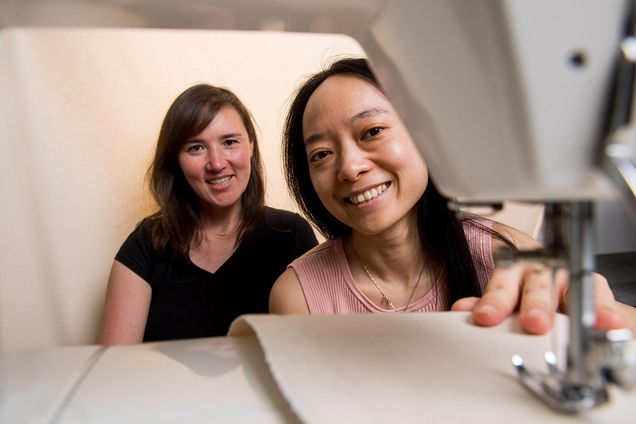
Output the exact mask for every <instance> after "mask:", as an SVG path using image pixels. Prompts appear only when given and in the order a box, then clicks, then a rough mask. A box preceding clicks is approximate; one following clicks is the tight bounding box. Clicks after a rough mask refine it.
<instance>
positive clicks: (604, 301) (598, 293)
mask: <svg viewBox="0 0 636 424" xmlns="http://www.w3.org/2000/svg"><path fill="white" fill-rule="evenodd" d="M592 284H593V287H594V312H595V314H596V321H595V325H594V327H595V328H596V329H598V330H612V329H615V328H623V327H625V320H624V319H623V317H622V316H621V314H620V313H619V311H618V305H617V303H616V300H615V299H614V294H613V293H612V290H611V289H610V287H609V284H608V283H607V279H605V277H603V276H602V275H599V274H596V273H594V274H592Z"/></svg>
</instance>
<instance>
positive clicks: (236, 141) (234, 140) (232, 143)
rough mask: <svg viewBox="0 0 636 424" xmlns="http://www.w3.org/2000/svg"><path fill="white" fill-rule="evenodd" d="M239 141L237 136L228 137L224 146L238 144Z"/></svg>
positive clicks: (224, 141)
mask: <svg viewBox="0 0 636 424" xmlns="http://www.w3.org/2000/svg"><path fill="white" fill-rule="evenodd" d="M238 142H239V141H238V140H237V139H235V138H226V139H225V140H223V145H224V146H233V145H235V144H237V143H238Z"/></svg>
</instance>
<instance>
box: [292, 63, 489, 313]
mask: <svg viewBox="0 0 636 424" xmlns="http://www.w3.org/2000/svg"><path fill="white" fill-rule="evenodd" d="M343 74H344V75H349V76H352V77H355V78H359V79H361V80H363V81H365V82H367V83H369V84H371V85H372V86H374V87H376V88H377V89H378V90H380V91H381V92H382V93H385V90H384V89H383V88H382V86H381V85H380V83H379V81H378V80H377V78H376V77H375V75H374V74H373V71H372V70H371V69H370V67H369V64H368V62H367V61H366V60H365V59H356V58H346V59H340V60H338V61H336V62H334V63H333V64H331V65H330V66H329V67H328V68H327V69H325V70H323V71H321V72H318V73H317V74H314V75H313V76H311V77H310V78H309V79H307V80H306V81H305V82H304V83H303V84H302V85H301V86H300V87H299V88H298V89H297V91H296V93H295V97H294V99H293V101H292V103H291V106H290V109H289V112H288V114H287V118H286V121H285V127H284V134H283V165H284V169H285V177H286V179H287V185H288V188H289V191H290V194H291V196H292V198H293V199H294V200H295V201H296V203H297V204H298V206H299V208H300V209H301V210H302V211H303V213H304V214H305V216H307V218H308V219H309V220H310V221H311V222H312V223H313V224H314V225H315V226H316V227H317V228H318V229H319V230H320V231H321V232H322V234H323V235H324V236H325V237H326V238H327V239H333V238H338V237H345V236H348V235H349V234H351V228H350V227H349V226H347V225H345V224H343V223H342V222H341V221H339V220H338V219H337V218H336V217H334V216H333V215H332V214H331V213H330V212H329V211H328V210H327V208H325V206H324V205H323V204H322V202H321V201H320V199H319V198H318V195H317V194H316V191H315V190H314V187H313V185H312V183H311V179H310V176H309V163H308V160H307V156H306V152H305V147H304V143H303V140H304V138H303V125H302V122H303V115H304V113H305V108H306V106H307V102H308V101H309V98H310V97H311V95H312V94H313V93H314V91H315V90H316V89H317V88H318V86H320V84H322V83H323V82H324V81H325V80H326V79H327V78H329V77H332V76H334V75H343ZM385 95H386V93H385ZM448 202H449V199H448V198H446V197H444V196H443V195H442V194H441V193H440V192H439V191H438V190H437V188H436V187H435V184H434V182H433V181H432V180H431V179H430V178H429V181H428V185H427V187H426V190H425V191H424V193H423V194H422V197H420V199H419V201H418V203H417V204H416V209H417V211H416V213H417V228H418V233H419V236H420V242H421V244H422V251H423V252H429V253H432V254H433V255H434V257H436V258H437V259H438V260H439V261H441V262H442V263H443V264H444V267H445V269H446V272H447V276H448V283H447V284H448V286H447V287H448V294H449V299H448V300H449V304H448V305H445V306H446V308H449V307H450V305H452V303H453V302H455V301H456V300H458V299H460V298H462V297H467V296H481V294H482V290H481V286H480V284H479V280H478V279H477V273H476V271H475V266H474V264H473V260H472V256H471V253H470V249H469V247H468V242H467V240H466V235H465V234H464V229H463V223H462V222H463V221H467V220H468V221H469V225H474V226H477V227H479V228H480V229H483V230H484V231H486V232H488V233H490V234H492V233H493V232H492V231H491V230H489V229H488V228H486V227H484V226H482V225H480V224H479V223H478V222H477V221H476V220H475V219H473V218H472V217H471V218H469V217H468V216H467V217H462V218H460V217H459V216H458V215H457V213H455V212H454V211H452V210H450V209H449V207H448Z"/></svg>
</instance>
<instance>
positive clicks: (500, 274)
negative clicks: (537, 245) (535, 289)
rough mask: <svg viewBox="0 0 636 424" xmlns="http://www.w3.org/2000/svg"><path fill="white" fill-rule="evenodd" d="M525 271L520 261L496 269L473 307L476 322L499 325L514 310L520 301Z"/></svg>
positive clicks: (485, 324)
mask: <svg viewBox="0 0 636 424" xmlns="http://www.w3.org/2000/svg"><path fill="white" fill-rule="evenodd" d="M523 272H524V266H523V264H520V263H516V264H513V265H512V266H510V267H508V268H496V269H495V271H494V272H493V273H492V276H491V277H490V280H489V281H488V285H487V286H486V290H485V292H484V295H483V296H482V297H481V299H479V301H478V302H477V304H476V305H475V306H474V308H473V321H474V322H475V324H478V325H484V326H491V325H497V324H499V323H500V322H501V321H503V320H504V319H505V318H506V317H508V316H509V315H510V314H511V313H512V311H514V309H515V308H516V306H517V302H518V301H519V291H520V288H521V284H522V283H523V279H522V277H523Z"/></svg>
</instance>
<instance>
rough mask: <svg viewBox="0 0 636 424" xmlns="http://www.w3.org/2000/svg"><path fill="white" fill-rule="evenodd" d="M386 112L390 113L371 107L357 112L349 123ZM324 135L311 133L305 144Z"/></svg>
mask: <svg viewBox="0 0 636 424" xmlns="http://www.w3.org/2000/svg"><path fill="white" fill-rule="evenodd" d="M385 113H389V111H388V110H386V109H382V108H378V107H373V108H370V109H366V110H363V111H362V112H358V113H356V114H355V115H353V116H352V117H351V119H349V123H350V124H353V123H354V122H355V121H356V120H358V119H362V118H368V117H369V116H375V115H382V114H385ZM324 136H325V134H324V133H314V134H312V135H310V136H309V137H307V138H306V139H305V146H306V145H308V144H311V143H314V142H316V141H318V140H320V139H321V138H323V137H324Z"/></svg>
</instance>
